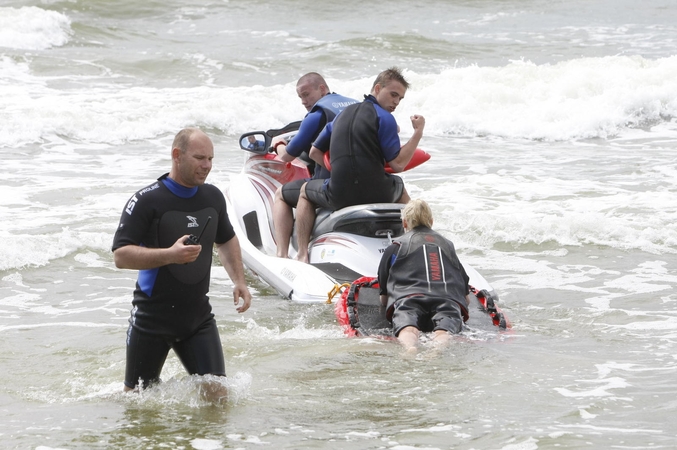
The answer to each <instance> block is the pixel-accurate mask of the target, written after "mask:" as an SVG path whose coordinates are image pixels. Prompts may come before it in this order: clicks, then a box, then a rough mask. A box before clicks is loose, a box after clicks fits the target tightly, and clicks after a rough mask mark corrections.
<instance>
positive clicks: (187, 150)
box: [113, 128, 251, 403]
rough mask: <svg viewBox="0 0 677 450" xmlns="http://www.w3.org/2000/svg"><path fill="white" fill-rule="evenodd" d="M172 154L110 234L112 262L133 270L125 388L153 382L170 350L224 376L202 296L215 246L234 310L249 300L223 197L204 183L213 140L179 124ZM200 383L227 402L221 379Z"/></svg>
mask: <svg viewBox="0 0 677 450" xmlns="http://www.w3.org/2000/svg"><path fill="white" fill-rule="evenodd" d="M171 156H172V165H171V170H170V172H169V173H168V174H165V175H163V176H161V177H160V178H159V179H158V180H157V181H155V182H154V183H152V184H150V185H149V186H147V187H145V188H144V189H141V190H140V191H137V192H136V193H135V194H134V195H133V196H132V198H131V199H130V200H129V201H128V202H127V204H126V206H125V208H124V210H123V211H122V216H121V218H120V224H119V226H118V229H117V231H116V233H115V237H114V238H113V256H114V259H115V266H116V267H118V268H121V269H133V270H138V271H139V276H138V281H137V283H136V289H135V290H134V298H133V300H132V305H133V308H132V311H131V316H130V319H129V329H128V331H127V366H126V372H125V382H124V383H125V386H124V390H125V391H131V390H134V389H139V388H144V387H148V386H149V385H151V384H153V383H156V382H158V381H159V380H160V372H161V371H162V366H163V365H164V362H165V358H166V357H167V354H168V353H169V350H170V349H173V350H174V353H176V355H177V356H178V357H179V359H180V360H181V362H182V364H183V365H184V367H185V368H186V371H187V372H188V373H190V374H197V375H207V374H211V375H216V376H223V377H225V375H226V371H225V363H224V357H223V350H222V348H221V340H220V338H219V331H218V329H217V327H216V321H215V320H214V314H212V307H211V305H210V304H209V297H207V293H208V292H209V284H210V274H211V266H212V253H213V251H212V249H213V247H214V246H216V250H217V254H218V257H219V260H220V261H221V264H222V265H223V267H224V268H225V269H226V272H227V273H228V276H230V279H231V280H232V282H233V284H234V287H233V298H234V302H235V305H236V306H237V305H239V303H240V299H241V300H242V301H243V303H242V305H241V306H237V311H238V312H239V313H243V312H245V311H247V309H248V308H249V305H250V304H251V294H250V293H249V290H248V289H247V285H246V283H245V277H244V267H243V265H242V255H241V253H240V244H239V242H238V239H237V236H236V235H235V232H234V230H233V227H232V226H231V223H230V221H229V219H228V212H227V211H226V201H225V198H224V196H223V193H222V192H221V191H220V190H219V189H218V188H217V187H216V186H213V185H210V184H205V180H206V178H207V175H209V172H210V171H211V168H212V159H213V158H214V146H213V144H212V141H211V139H209V137H208V136H207V135H206V134H205V133H203V132H202V131H200V130H199V129H197V128H186V129H183V130H181V131H180V132H179V133H178V134H177V135H176V137H175V138H174V142H173V143H172V151H171ZM194 236H199V237H200V240H199V241H198V239H197V238H196V237H194ZM191 238H192V239H191ZM203 386H204V388H205V393H206V395H207V396H208V397H209V399H210V400H212V401H214V402H217V403H221V402H223V401H225V399H226V396H227V391H226V388H225V385H224V384H223V383H219V382H217V381H215V380H213V381H209V382H205V383H204V384H203Z"/></svg>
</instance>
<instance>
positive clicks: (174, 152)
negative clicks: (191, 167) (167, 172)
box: [172, 147, 181, 161]
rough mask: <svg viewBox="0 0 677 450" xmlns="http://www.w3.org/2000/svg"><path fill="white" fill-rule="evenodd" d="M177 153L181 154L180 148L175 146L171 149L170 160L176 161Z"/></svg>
mask: <svg viewBox="0 0 677 450" xmlns="http://www.w3.org/2000/svg"><path fill="white" fill-rule="evenodd" d="M179 155H181V149H180V148H178V147H175V148H173V149H172V161H178V159H179Z"/></svg>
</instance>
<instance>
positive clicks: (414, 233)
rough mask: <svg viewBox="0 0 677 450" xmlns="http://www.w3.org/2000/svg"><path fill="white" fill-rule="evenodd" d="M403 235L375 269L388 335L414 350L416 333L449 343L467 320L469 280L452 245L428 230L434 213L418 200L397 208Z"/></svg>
mask: <svg viewBox="0 0 677 450" xmlns="http://www.w3.org/2000/svg"><path fill="white" fill-rule="evenodd" d="M402 225H403V226H404V229H405V231H406V233H405V234H404V235H402V236H401V237H399V238H397V239H396V240H395V241H394V242H393V243H392V244H391V245H390V246H389V247H388V248H387V249H386V250H385V253H384V254H383V256H382V257H381V263H380V264H379V268H378V282H379V286H380V295H381V304H382V305H383V306H387V310H386V317H387V318H388V320H390V321H391V322H392V324H393V333H394V334H395V336H396V337H397V339H398V340H399V341H400V342H401V343H402V344H403V345H404V347H405V348H406V349H407V351H410V352H413V351H415V350H416V347H417V344H418V337H419V332H420V331H423V332H430V331H432V332H434V333H435V337H434V338H433V342H435V343H436V344H439V345H445V344H447V343H449V341H450V338H451V335H450V333H459V332H460V331H461V328H462V327H463V322H464V321H465V320H467V319H468V309H467V308H468V303H469V299H468V294H469V293H470V291H469V287H468V282H469V281H470V279H469V278H468V275H467V274H466V273H465V269H464V268H463V266H462V265H461V262H460V261H459V260H458V256H456V250H455V249H454V244H453V243H452V242H451V241H450V240H448V239H446V238H445V237H444V236H442V235H441V234H439V233H437V232H435V231H433V230H432V229H431V227H432V225H433V215H432V211H431V210H430V206H428V204H427V203H426V202H425V201H423V200H419V199H416V200H411V201H410V202H409V203H407V205H406V206H405V207H404V209H403V210H402Z"/></svg>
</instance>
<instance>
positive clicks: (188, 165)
mask: <svg viewBox="0 0 677 450" xmlns="http://www.w3.org/2000/svg"><path fill="white" fill-rule="evenodd" d="M175 151H176V156H175V158H177V160H176V163H177V171H178V177H179V179H177V180H176V181H177V182H178V183H179V184H181V185H183V186H186V187H194V186H199V185H202V184H204V183H205V180H206V179H207V175H209V172H210V171H211V170H212V159H214V145H213V144H212V141H211V139H209V137H207V135H205V134H196V135H194V136H193V137H192V138H191V140H190V145H189V146H188V149H187V150H186V152H185V153H181V151H180V150H178V149H175Z"/></svg>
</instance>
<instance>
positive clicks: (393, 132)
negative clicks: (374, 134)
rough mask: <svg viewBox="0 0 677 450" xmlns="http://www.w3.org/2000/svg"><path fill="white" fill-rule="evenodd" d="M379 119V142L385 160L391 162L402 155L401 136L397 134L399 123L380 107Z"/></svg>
mask: <svg viewBox="0 0 677 450" xmlns="http://www.w3.org/2000/svg"><path fill="white" fill-rule="evenodd" d="M376 112H377V114H378V118H379V125H378V140H379V142H380V143H381V149H382V151H383V158H384V159H385V160H386V162H390V161H392V160H393V159H395V158H397V155H399V154H400V148H402V145H401V144H400V135H399V134H397V121H396V120H395V117H393V115H392V114H390V113H389V112H388V111H386V110H384V109H383V108H381V107H380V106H379V107H377V108H376Z"/></svg>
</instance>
